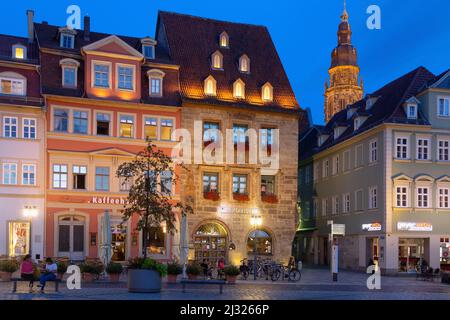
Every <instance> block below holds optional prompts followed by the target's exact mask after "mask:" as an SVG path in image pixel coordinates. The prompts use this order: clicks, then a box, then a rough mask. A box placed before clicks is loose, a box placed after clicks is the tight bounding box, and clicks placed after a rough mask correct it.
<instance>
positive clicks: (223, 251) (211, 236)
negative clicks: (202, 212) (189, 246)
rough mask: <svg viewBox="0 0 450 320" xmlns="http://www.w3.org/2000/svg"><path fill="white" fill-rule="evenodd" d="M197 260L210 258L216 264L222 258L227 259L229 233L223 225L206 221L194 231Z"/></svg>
mask: <svg viewBox="0 0 450 320" xmlns="http://www.w3.org/2000/svg"><path fill="white" fill-rule="evenodd" d="M193 236H194V248H195V260H196V261H198V262H200V263H201V262H202V261H203V259H207V260H209V262H210V263H212V264H213V265H215V264H216V263H217V261H218V260H219V259H220V258H224V259H225V260H227V253H228V242H229V235H228V232H227V230H226V229H225V227H224V226H223V225H221V224H220V223H217V222H205V223H203V224H201V225H200V226H199V227H198V228H197V230H195V232H194V235H193Z"/></svg>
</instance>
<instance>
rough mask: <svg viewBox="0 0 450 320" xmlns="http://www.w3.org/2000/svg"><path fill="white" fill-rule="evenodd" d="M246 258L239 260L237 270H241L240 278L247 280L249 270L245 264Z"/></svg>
mask: <svg viewBox="0 0 450 320" xmlns="http://www.w3.org/2000/svg"><path fill="white" fill-rule="evenodd" d="M246 261H247V258H244V259H242V260H241V265H240V267H239V270H240V271H241V276H242V279H244V280H247V278H248V276H249V274H250V270H249V267H248V265H247V264H246Z"/></svg>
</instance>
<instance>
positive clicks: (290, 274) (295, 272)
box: [271, 257, 302, 282]
mask: <svg viewBox="0 0 450 320" xmlns="http://www.w3.org/2000/svg"><path fill="white" fill-rule="evenodd" d="M271 278H272V281H278V280H280V279H281V280H285V279H288V281H291V282H298V281H300V279H301V278H302V273H301V272H300V270H299V269H298V268H297V266H296V265H295V260H294V259H293V257H291V259H290V260H289V264H288V265H287V266H285V265H283V264H278V265H276V266H275V269H274V270H273V273H272V277H271Z"/></svg>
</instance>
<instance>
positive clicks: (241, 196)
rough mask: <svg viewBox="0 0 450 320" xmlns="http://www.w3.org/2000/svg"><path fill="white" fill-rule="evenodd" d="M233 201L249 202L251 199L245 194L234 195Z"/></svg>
mask: <svg viewBox="0 0 450 320" xmlns="http://www.w3.org/2000/svg"><path fill="white" fill-rule="evenodd" d="M233 199H234V200H236V201H249V200H250V198H249V197H248V194H243V193H233Z"/></svg>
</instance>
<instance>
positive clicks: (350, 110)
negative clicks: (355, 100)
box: [347, 108, 356, 120]
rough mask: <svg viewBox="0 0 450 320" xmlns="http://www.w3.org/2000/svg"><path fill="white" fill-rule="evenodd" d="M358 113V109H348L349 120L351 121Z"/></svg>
mask: <svg viewBox="0 0 450 320" xmlns="http://www.w3.org/2000/svg"><path fill="white" fill-rule="evenodd" d="M355 112H356V108H348V109H347V120H349V119H350V118H351V117H353V115H354V114H355Z"/></svg>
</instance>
